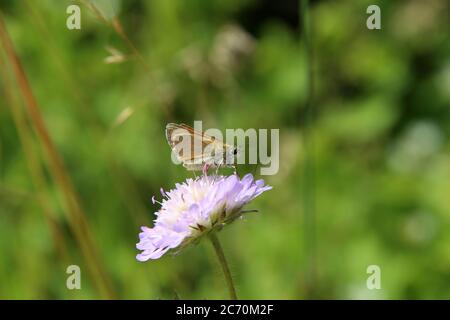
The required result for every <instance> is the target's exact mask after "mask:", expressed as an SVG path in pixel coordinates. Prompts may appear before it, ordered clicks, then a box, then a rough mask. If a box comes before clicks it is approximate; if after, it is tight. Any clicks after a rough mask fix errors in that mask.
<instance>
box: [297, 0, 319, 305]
mask: <svg viewBox="0 0 450 320" xmlns="http://www.w3.org/2000/svg"><path fill="white" fill-rule="evenodd" d="M300 17H301V22H302V24H301V40H302V41H303V45H304V50H305V59H306V66H307V67H306V70H305V72H306V74H305V76H306V79H307V82H306V90H307V100H306V106H305V126H304V144H305V150H306V152H305V155H306V156H305V164H304V171H303V194H302V195H303V199H304V203H303V208H304V214H305V246H306V248H305V249H306V256H307V261H308V266H307V277H306V280H305V284H306V293H305V294H306V296H307V297H309V298H314V297H315V288H316V277H317V275H316V273H317V271H316V267H317V266H316V246H317V244H316V241H317V240H316V199H315V188H316V186H315V153H314V152H315V151H314V150H315V148H314V118H315V110H314V82H315V81H314V80H315V79H314V70H313V67H314V59H313V58H314V56H313V44H312V41H311V39H312V26H311V18H310V13H309V1H308V0H300Z"/></svg>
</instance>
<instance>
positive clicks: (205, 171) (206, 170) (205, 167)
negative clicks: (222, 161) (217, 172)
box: [202, 163, 210, 176]
mask: <svg viewBox="0 0 450 320" xmlns="http://www.w3.org/2000/svg"><path fill="white" fill-rule="evenodd" d="M209 167H210V165H209V164H207V163H205V164H204V165H203V169H202V172H203V175H204V176H207V175H208V169H209Z"/></svg>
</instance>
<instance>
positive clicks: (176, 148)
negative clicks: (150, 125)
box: [166, 123, 238, 171]
mask: <svg viewBox="0 0 450 320" xmlns="http://www.w3.org/2000/svg"><path fill="white" fill-rule="evenodd" d="M166 139H167V142H168V143H169V146H170V147H171V148H172V152H173V153H174V154H175V156H176V158H177V159H178V161H180V162H181V163H182V164H183V166H184V167H185V168H186V169H187V170H204V171H205V170H207V169H208V168H218V167H221V166H225V167H233V168H234V159H235V157H236V155H237V154H238V148H236V147H235V146H232V145H229V144H226V143H223V142H222V141H221V140H219V139H217V138H214V137H211V136H209V135H207V134H205V133H204V132H200V131H197V130H195V129H193V128H192V127H190V126H188V125H186V124H183V123H182V124H176V123H169V124H167V125H166Z"/></svg>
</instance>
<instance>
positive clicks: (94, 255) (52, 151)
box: [0, 12, 115, 298]
mask: <svg viewBox="0 0 450 320" xmlns="http://www.w3.org/2000/svg"><path fill="white" fill-rule="evenodd" d="M0 43H1V44H2V47H3V49H4V51H5V54H6V57H7V62H8V63H9V64H10V65H11V67H12V70H13V73H14V75H15V78H16V82H17V85H18V88H19V91H20V92H21V94H22V97H23V99H24V103H25V106H26V110H27V114H28V116H29V119H30V121H31V123H32V124H33V126H34V128H35V130H36V134H37V137H38V141H39V142H40V144H41V146H42V148H43V150H44V154H45V155H46V157H47V161H48V163H49V168H50V172H51V174H52V177H53V178H54V180H55V182H56V184H57V185H58V187H59V189H60V190H61V192H62V195H63V198H64V201H65V205H66V209H67V214H68V218H69V222H70V225H71V227H72V230H73V232H74V235H75V238H76V240H77V242H78V244H79V247H80V249H81V252H82V254H83V256H84V258H85V261H86V265H87V267H88V270H89V274H90V275H91V278H92V280H93V282H94V284H95V285H96V287H97V289H98V290H99V292H100V294H101V296H102V297H104V298H115V293H114V290H113V288H112V285H111V282H110V280H109V277H108V275H107V274H106V271H105V270H104V268H103V266H102V263H101V261H100V257H99V254H98V251H97V248H96V246H95V243H94V239H93V237H92V234H91V231H90V228H89V225H88V222H87V220H86V217H85V214H84V210H83V208H82V206H81V203H80V201H79V197H78V195H77V193H76V191H75V189H74V187H73V185H72V182H71V179H70V176H69V174H68V173H67V171H66V169H65V167H64V163H63V161H62V158H61V157H60V155H59V153H58V151H57V149H56V147H55V145H54V143H53V140H52V138H51V136H50V133H49V131H48V130H47V127H46V125H45V123H44V120H43V117H42V114H41V111H40V108H39V105H38V103H37V101H36V99H35V98H34V95H33V92H32V89H31V86H30V84H29V82H28V79H27V76H26V73H25V71H24V69H23V67H22V64H21V61H20V59H19V57H18V55H17V54H16V52H15V49H14V46H13V43H12V41H11V39H10V37H9V34H8V32H7V29H6V25H5V23H4V21H3V16H2V13H1V12H0Z"/></svg>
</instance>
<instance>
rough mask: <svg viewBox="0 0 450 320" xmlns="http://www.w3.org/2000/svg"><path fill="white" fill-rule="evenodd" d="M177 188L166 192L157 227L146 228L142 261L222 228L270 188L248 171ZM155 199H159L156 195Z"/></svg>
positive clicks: (139, 257) (203, 178) (141, 238)
mask: <svg viewBox="0 0 450 320" xmlns="http://www.w3.org/2000/svg"><path fill="white" fill-rule="evenodd" d="M175 186H176V188H175V189H172V190H170V191H168V192H164V191H163V190H162V189H161V194H162V195H163V200H162V202H161V203H160V204H161V209H160V210H159V211H158V212H157V213H156V216H157V218H156V219H155V221H154V227H153V228H148V227H142V228H141V229H142V232H141V233H140V234H139V243H138V244H137V245H136V247H137V248H138V249H139V250H142V252H141V253H140V254H138V255H137V256H136V259H137V260H139V261H147V260H148V259H158V258H160V257H161V256H162V255H164V254H165V253H166V252H167V251H169V250H170V249H175V248H176V249H177V250H179V249H181V248H183V247H184V246H186V245H187V244H189V243H191V242H193V241H194V240H197V239H199V238H200V237H201V236H202V235H205V234H207V233H209V232H211V231H213V230H216V229H220V228H222V227H223V226H224V225H225V224H228V223H230V222H232V221H233V220H235V219H236V218H238V217H240V216H241V215H242V213H243V211H242V208H243V206H244V205H246V204H247V203H249V202H250V201H251V200H253V199H254V198H256V197H257V196H259V195H260V194H261V193H263V192H264V191H266V190H270V189H272V187H271V186H265V185H264V180H262V179H261V180H257V181H255V180H254V179H253V176H252V175H251V174H247V175H246V176H244V177H243V178H242V180H240V179H239V177H238V176H237V175H231V176H228V177H225V176H205V175H204V176H201V177H198V178H196V179H187V180H186V181H185V182H183V183H177V184H176V185H175ZM153 201H154V202H156V201H155V200H154V198H153Z"/></svg>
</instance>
